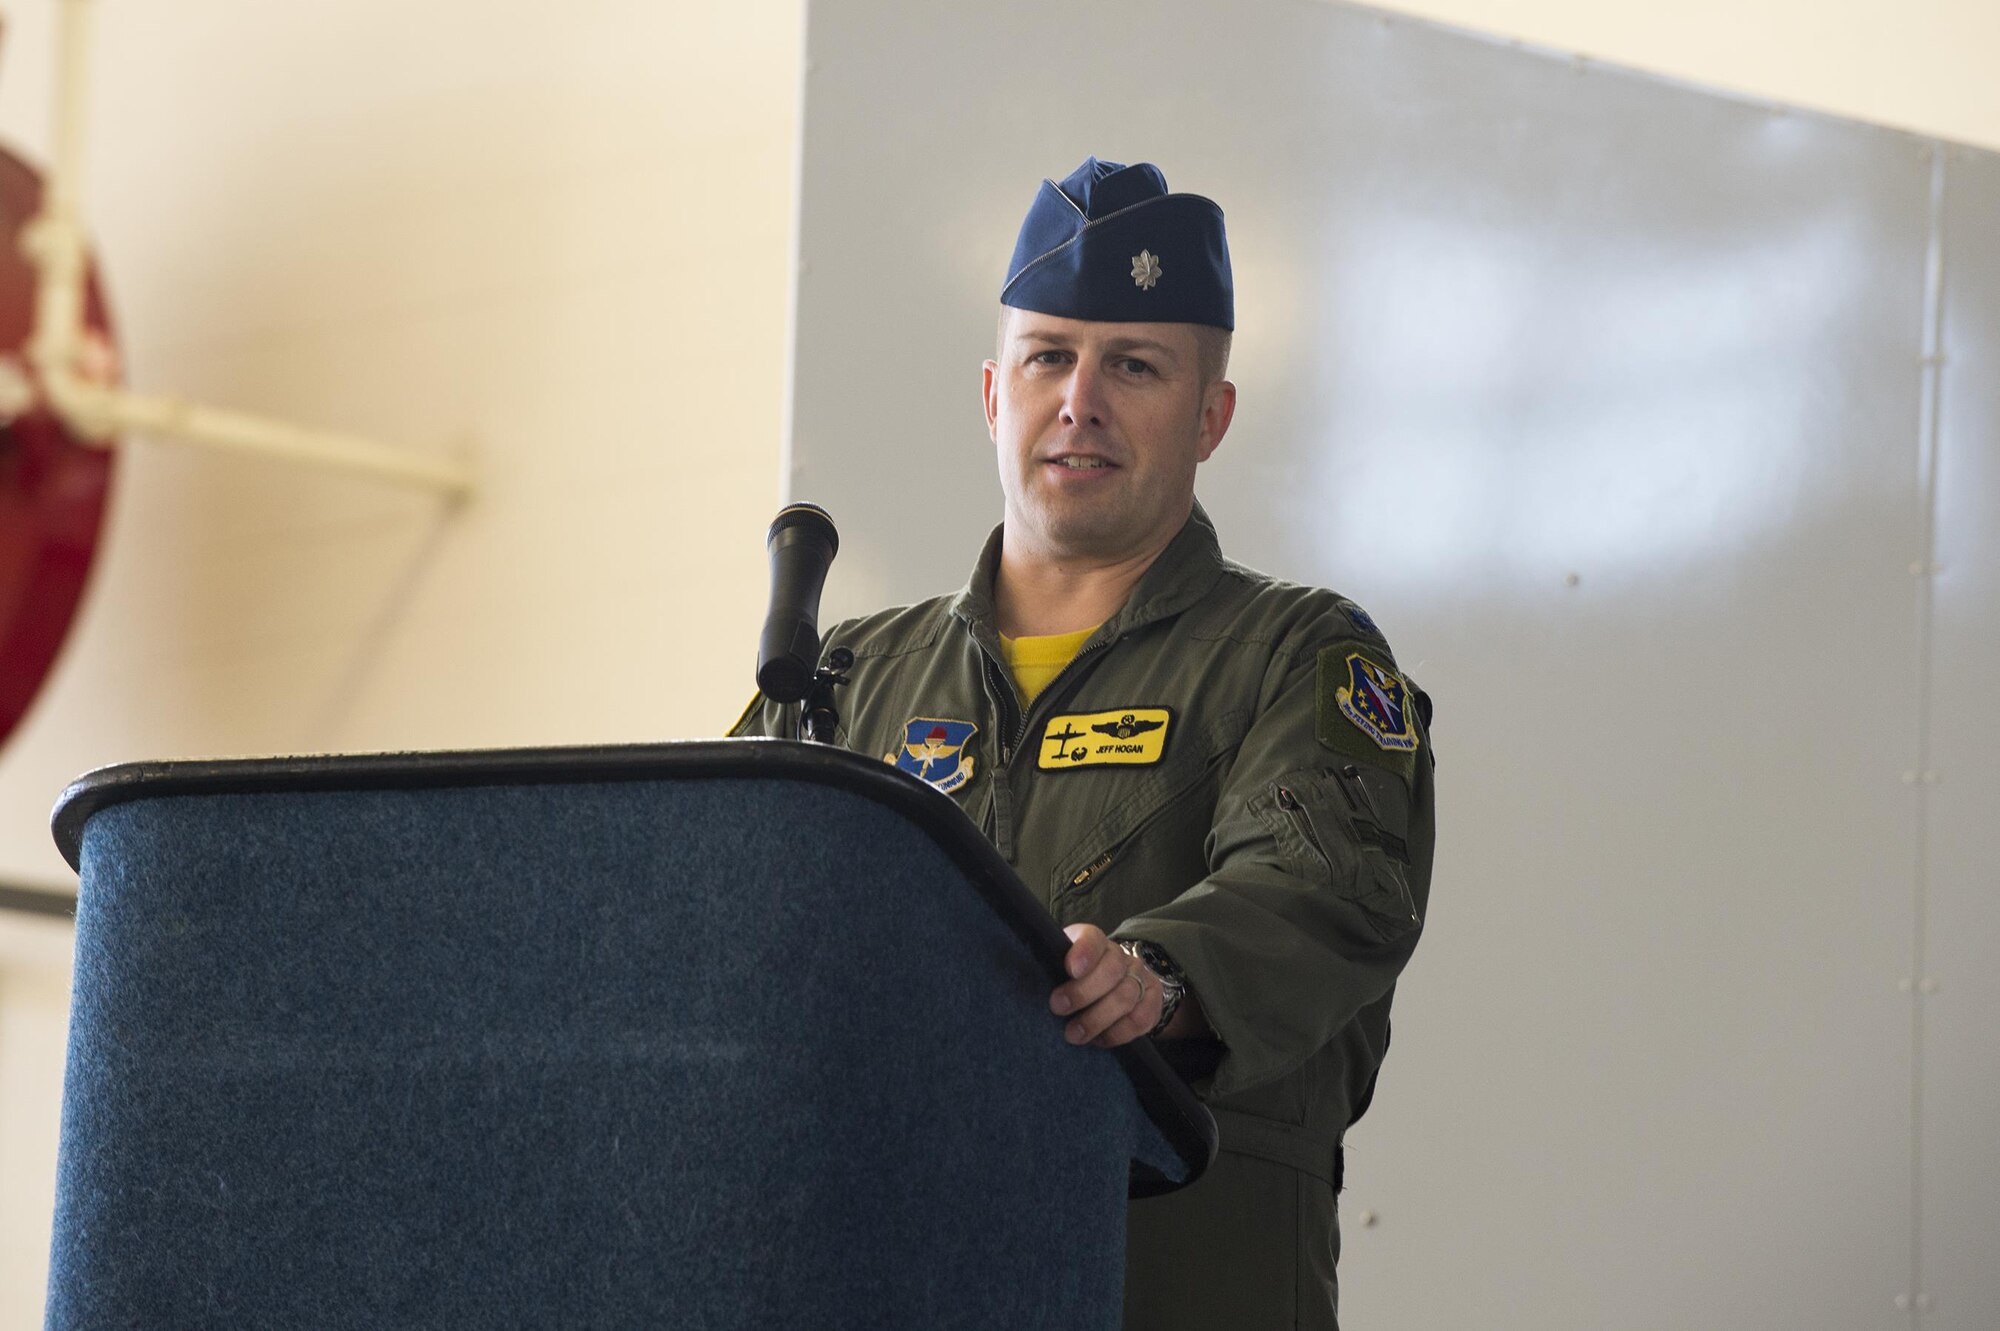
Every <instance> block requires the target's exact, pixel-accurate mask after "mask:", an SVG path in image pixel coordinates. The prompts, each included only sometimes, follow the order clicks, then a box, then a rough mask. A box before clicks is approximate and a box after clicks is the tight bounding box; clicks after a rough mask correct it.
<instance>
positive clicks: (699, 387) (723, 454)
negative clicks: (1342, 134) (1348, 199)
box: [0, 0, 2000, 1329]
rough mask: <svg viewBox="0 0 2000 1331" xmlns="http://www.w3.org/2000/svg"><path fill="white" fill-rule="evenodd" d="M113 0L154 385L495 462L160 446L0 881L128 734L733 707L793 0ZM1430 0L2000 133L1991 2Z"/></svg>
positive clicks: (60, 933) (342, 729) (20, 782)
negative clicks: (359, 476)
mask: <svg viewBox="0 0 2000 1331" xmlns="http://www.w3.org/2000/svg"><path fill="white" fill-rule="evenodd" d="M97 7H98V11H99V23H98V31H99V34H100V43H99V47H98V51H97V60H96V75H97V80H98V83H97V92H96V96H95V97H94V99H93V103H92V109H93V116H94V123H93V142H92V147H91V152H90V188H91V191H92V214H93V218H94V225H95V231H96V234H97V236H98V237H99V239H100V241H101V244H102V248H103V253H104V255H105V261H106V265H107V270H108V276H109V279H110V283H111V292H112V296H113V299H114V303H115V306H116V312H117V314H118V317H119V320H120V323H121V325H122V330H123V335H124V346H125V350H126V352H127V357H128V362H129V377H130V378H131V380H132V381H133V382H134V383H135V384H136V385H138V386H140V387H143V388H147V389H155V390H174V391H179V392H184V393H189V394H194V395H199V396H202V397H205V398H209V399H213V400H216V401H219V402H225V403H231V404H236V405H240V406H245V407H251V408H256V409H260V410H264V411H268V412H272V413H277V414H281V415H284V416H286V417H290V418H293V419H297V420H299V421H302V422H311V423H318V424H323V425H327V426H331V427H337V428H342V429H348V430H355V431H363V432H369V433H373V434H376V435H379V436H381V437H383V438H384V439H386V440H390V441H395V442H399V443H402V444H405V445H407V446H408V447H410V448H413V449H441V448H446V447H450V446H453V445H455V444H458V443H460V442H464V441H469V442H470V443H471V444H472V445H473V446H474V447H475V448H476V450H477V454H478V459H479V465H480V468H481V472H482V484H481V489H480V492H479V494H478V496H477V498H476V499H474V501H473V502H472V503H471V504H470V505H468V506H467V507H465V508H464V509H462V510H458V511H446V510H444V509H442V508H441V507H440V506H439V505H438V504H437V503H436V502H434V501H431V500H428V499H424V498H422V497H417V496H411V495H406V494H399V493H396V492H393V491H389V490H385V489H383V488H381V487H378V486H375V485H372V484H369V483H366V482H360V481H355V480H351V479H346V478H342V477H339V476H334V475H330V474H326V473H321V472H314V471H309V470H299V469H294V468H289V467H286V466H283V465H280V464H276V463H268V462H256V461H248V460H244V459H240V458H231V457H222V456H211V455H205V454H201V453H198V452H193V451H188V450H185V449H182V448H179V447H176V446H170V445H165V444H157V443H151V442H148V441H144V440H138V441H133V443H132V445H131V447H130V448H129V449H128V450H127V452H126V453H125V455H124V457H123V459H122V461H121V469H120V474H119V478H118V492H117V497H116V502H115V506H114V510H113V513H112V518H111V526H110V538H109V540H108V542H107V544H106V546H105V549H104V551H103V555H102V563H101V565H100V567H99V569H98V573H97V581H96V584H95V586H94V588H93V591H92V594H91V598H90V601H89V603H88V607H87V610H86V613H85V615H84V618H83V620H82V623H81V625H80V627H79V629H78V631H77V632H76V634H75V635H74V637H73V639H72V641H71V643H70V645H69V648H68V650H67V652H66V654H65V656H64V658H63V660H62V662H61V663H60V667H59V670H58V673H57V675H56V677H55V679H54V680H53V682H52V684H51V686H50V687H49V688H48V689H47V690H46V691H45V692H44V695H43V697H42V698H41V700H40V702H39V703H38V705H37V707H36V709H35V711H34V712H33V713H32V714H31V716H30V719H29V721H28V723H27V725H26V726H25V728H24V729H23V730H22V731H20V732H19V733H18V734H17V735H16V736H15V737H14V738H13V739H12V741H11V742H10V743H9V744H8V745H7V747H6V748H5V749H4V750H0V881H10V882H16V883H39V884H46V885H50V886H55V887H62V886H65V885H67V884H68V883H69V882H70V879H69V878H68V875H67V872H66V870H65V869H64V868H63V866H62V865H61V862H60V860H59V859H58V858H57V857H56V855H55V853H54V851H53V849H52V848H51V847H50V845H49V841H48V836H47V832H46V823H45V819H46V812H47V809H48V806H49V803H50V801H51V799H52V798H53V796H54V795H55V793H56V792H57V791H58V790H59V789H60V788H61V786H62V784H63V783H64V782H65V781H66V780H67V779H68V778H69V777H71V776H72V775H74V774H76V773H77V772H80V771H82V770H85V769H87V768H89V767H92V766H95V765H98V764H102V763H108V762H114V761H121V760H127V759H133V758H140V757H165V756H174V755H190V754H221V753H256V752H299V751H323V750H367V749H383V748H436V747H446V746H467V745H502V744H537V743H555V742H582V741H600V740H602V741H613V740H634V739H642V738H655V737H674V736H687V735H697V734H703V733H713V732H714V731H715V730H716V729H718V728H719V727H721V726H722V725H724V724H726V722H727V721H728V720H729V719H730V718H731V717H732V716H733V714H734V712H735V709H736V707H737V706H738V705H739V703H740V702H741V700H742V699H743V697H744V696H745V695H746V694H747V691H748V679H749V673H750V660H749V656H750V653H751V650H752V648H751V642H752V638H753V635H754V632H755V627H756V623H757V619H758V617H759V615H760V613H761V602H762V598H763V592H764V582H763V579H764V569H763V558H762V549H761V544H760V540H761V535H762V530H763V525H764V523H765V522H766V521H767V520H768V518H769V516H770V513H771V511H772V510H773V508H774V505H775V501H776V500H777V498H778V487H779V465H780V441H779V436H780V432H781V428H782V420H781V415H782V400H783V391H784V364H785V359H786V346H785V319H786V300H787V292H788V289H789V284H790V283H789V269H790V262H791V260H790V246H789V242H788V228H789V226H790V219H791V215H792V204H793V201H792V198H791V191H792V159H793V154H794V152H795V147H796V134H795V124H794V117H795V110H796V82H797V78H796V68H797V61H798V56H799V46H800V42H801V34H802V23H801V11H800V9H799V7H798V5H797V4H796V3H794V0H746V3H742V4H737V5H696V4H691V3H687V2H686V0H647V2H641V0H578V3H574V4H571V5H568V6H563V7H560V8H553V9H552V8H549V7H546V6H525V5H518V6H517V5H507V4H502V5H494V4H491V3H477V4H475V3H472V2H471V0H424V3H420V4H412V3H409V2H408V0H287V2H286V3H284V4H268V3H267V4H253V3H250V2H249V0H177V3H175V4H174V5H171V6H167V5H156V4H143V3H139V0H99V3H98V6H97ZM1398 8H1401V9H1404V10H1407V11H1409V12H1412V13H1416V12H1422V13H1425V14H1428V15H1431V16H1434V17H1437V18H1441V19H1445V20H1448V21H1454V22H1459V23H1464V24H1468V25H1472V26H1475V27H1479V28H1483V29H1487V30H1490V31H1496V32H1503V33H1507V34H1510V35H1514V36H1520V37H1524V38H1527V39H1529V40H1532V41H1534V42H1537V43H1542V44H1548V45H1554V46H1558V47H1563V48H1567V49H1579V50H1583V51H1587V52H1590V53H1591V54H1593V55H1598V56H1602V57H1606V58H1610V59H1613V60H1617V61H1620V62H1623V63H1628V64H1634V65H1640V66H1645V67H1650V68H1655V69H1659V70H1663V71H1666V72H1670V73H1674V74H1677V75H1681V76H1684V77H1690V78H1693V79H1696V80H1698V81H1701V82H1705V83H1709V84H1713V85H1716V86H1722V87H1729V88H1735V89H1741V90H1745V91H1749V92H1753V93H1756V94H1759V95H1763V96H1769V97H1775V98H1780V99H1788V100H1795V101H1798V102H1801V103H1804V104H1808V105H1812V106H1817V107H1821V108H1824V109H1829V110H1833V111H1836V112H1841V113H1846V114H1851V115H1857V116H1862V117H1864V118H1870V119H1876V120H1881V121H1886V122H1889V123H1892V124H1897V125H1902V126H1906V127H1911V128H1917V129H1921V130H1926V131H1930V132H1935V133H1939V134H1943V135H1946V136H1949V137H1956V138H1962V139H1965V140H1968V141H1972V142H1976V143H1981V144H1986V145H1989V146H1995V147H2000V93H1996V92H1995V88H1996V87H2000V81H1996V80H1994V79H1993V78H1991V76H1990V73H1989V71H1988V69H1987V68H1986V66H1985V61H1986V59H1987V58H1988V57H1990V55H1991V53H1992V52H1993V51H1994V50H1995V49H1996V48H2000V7H1996V6H1994V5H1992V4H1991V3H1990V0H1978V3H1971V2H1965V3H1958V4H1954V5H1945V4H1932V5H1929V6H1917V7H1910V6H1896V7H1892V6H1891V4H1890V3H1888V0H1867V2H1866V3H1863V2H1862V0H1844V2H1843V3H1840V4H1838V5H1825V4H1818V5H1808V4H1806V3H1803V0H1730V2H1729V3H1727V4H1724V3H1722V2H1721V0H1706V2H1696V3H1689V2H1688V0H1680V2H1678V3H1674V4H1667V3H1664V0H1650V2H1649V3H1645V4H1604V3H1602V0H1589V2H1587V0H1573V2H1558V0H1519V2H1517V3H1505V2H1504V0H1433V2H1432V3H1426V4H1422V5H1417V4H1407V5H1401V6H1398ZM4 11H5V14H6V17H7V19H8V32H7V44H6V50H5V53H4V63H0V139H4V141H5V142H6V143H7V144H8V145H9V146H10V147H12V148H14V149H15V150H16V151H20V152H23V153H25V154H26V155H28V156H29V157H30V158H32V159H36V160H42V159H45V156H46V152H45V147H46V142H47V131H48V116H47V102H48V97H49V92H50V79H51V64H52V59H51V44H52V37H53V33H52V12H53V6H52V3H51V0H33V2H29V0H23V2H22V3H13V4H7V5H5V6H4ZM1000 257H1004V256H1000ZM995 261H996V262H997V258H996V260H995ZM65 934H66V931H65V930H64V929H63V928H62V927H61V926H60V925H54V926H51V925H46V924H42V923H40V922H35V921H28V920H0V1329H6V1328H16V1327H19V1328H27V1327H33V1326H39V1325H40V1306H41V1283H42V1276H41V1272H42V1269H43V1263H44V1261H45V1255H46V1237H47V1216H48V1209H49V1199H50V1189H51V1187H52V1180H53V1176H54V1174H53V1157H54V1145H55V1143H54V1137H53V1124H54V1121H55V1105H56V1103H57V1096H58V1083H59V1077H60V1051H61V1027H62V1024H63V1021H64V1015H63V1011H64V997H63V996H64V990H65V987H66V973H65V970H66V968H65V965H64V955H65V952H66V938H65Z"/></svg>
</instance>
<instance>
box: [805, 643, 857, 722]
mask: <svg viewBox="0 0 2000 1331" xmlns="http://www.w3.org/2000/svg"><path fill="white" fill-rule="evenodd" d="M853 665H854V653H853V652H850V651H848V650H847V649H846V648H845V647H836V648H834V649H833V650H832V651H830V652H828V653H827V655H826V664H825V665H823V666H821V667H820V668H819V669H817V670H815V671H813V677H812V687H811V688H810V689H808V690H806V696H805V700H804V701H803V702H802V703H801V704H800V715H799V729H800V730H801V731H803V732H804V734H805V737H806V738H807V739H809V740H812V741H813V742H814V743H816V744H831V743H833V742H834V741H833V736H834V732H835V731H837V730H838V729H840V713H839V712H838V711H836V710H834V706H833V690H834V688H835V686H837V685H841V684H845V683H846V682H847V672H848V670H849V669H850V668H851V667H852V666H853Z"/></svg>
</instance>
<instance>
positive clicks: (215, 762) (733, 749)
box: [50, 738, 1217, 1196]
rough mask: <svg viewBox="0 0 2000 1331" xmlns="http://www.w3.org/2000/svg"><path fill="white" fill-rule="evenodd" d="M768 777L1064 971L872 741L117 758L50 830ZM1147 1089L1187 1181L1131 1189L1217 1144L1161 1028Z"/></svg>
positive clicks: (991, 854) (1018, 900) (1058, 935)
mask: <svg viewBox="0 0 2000 1331" xmlns="http://www.w3.org/2000/svg"><path fill="white" fill-rule="evenodd" d="M758 778H762V779H771V780H791V781H810V782H819V783H823V784H827V785H834V786H839V787H840V788H842V789H844V790H847V791H849V792H852V793H855V794H859V795H863V796H865V797H867V798H870V799H873V800H875V801H876V802H878V803H880V804H883V805H885V806H887V807H888V808H890V809H892V810H894V811H896V812H898V813H901V814H903V815H904V816H906V817H908V818H910V819H911V820H912V821H914V822H916V823H917V824H918V825H919V826H921V827H922V828H923V829H924V830H925V831H926V832H928V833H929V834H930V835H931V836H932V837H933V838H935V839H936V840H937V842H938V843H939V845H940V846H941V848H942V849H943V850H944V851H945V852H946V854H947V855H948V856H950V857H951V859H952V860H953V861H955V862H956V863H957V864H958V866H959V867H960V868H961V869H962V870H964V871H965V872H966V873H967V875H968V876H969V877H970V879H971V880H972V882H973V883H974V885H975V886H976V887H977V888H978V889H979V891H980V892H981V893H982V895H984V896H985V898H986V900H987V902H988V904H989V905H990V906H991V907H992V908H993V909H994V910H995V911H996V912H998V913H999V914H1000V915H1001V917H1002V918H1003V919H1005V920H1006V921H1007V923H1008V924H1009V926H1010V927H1011V928H1013V929H1014V930H1015V931H1016V932H1017V933H1018V934H1019V935H1020V936H1021V937H1022V938H1023V940H1024V941H1026V942H1027V943H1028V945H1029V946H1030V947H1031V948H1032V949H1033V951H1034V953H1035V955H1036V957H1037V959H1038V960H1039V961H1040V963H1041V965H1042V966H1043V968H1044V969H1045V970H1046V971H1047V972H1048V973H1049V976H1050V980H1051V983H1060V982H1061V981H1062V980H1063V979H1065V978H1066V974H1065V971H1064V969H1063V960H1064V957H1065V955H1066V953H1067V952H1068V949H1069V939H1068V937H1067V935H1065V934H1064V933H1063V931H1062V929H1061V927H1060V926H1058V925H1057V924H1056V922H1055V920H1054V918H1053V917H1051V916H1050V915H1049V913H1048V912H1047V911H1046V910H1045V909H1044V908H1043V907H1042V905H1041V904H1040V903H1039V902H1038V901H1036V900H1035V898H1034V897H1033V895H1032V894H1030V893H1029V891H1028V890H1027V888H1026V887H1025V886H1024V885H1023V884H1022V883H1021V880H1020V879H1019V878H1018V877H1017V876H1016V875H1015V873H1014V871H1013V866H1011V865H1009V864H1008V863H1007V862H1006V861H1005V860H1004V859H1003V858H1001V855H1000V852H999V851H998V850H996V849H994V847H993V845H992V844H991V843H990V842H988V841H987V840H986V838H985V837H984V836H983V835H981V834H980V832H979V829H978V828H976V827H975V826H973V824H972V822H971V820H969V819H968V818H966V817H965V814H964V811H963V810H961V809H960V808H959V807H958V802H957V801H956V800H954V799H952V797H951V796H949V795H946V794H944V793H942V792H941V791H938V790H936V789H933V788H932V787H931V786H929V785H927V784H925V783H924V782H923V781H920V780H918V779H917V778H916V777H914V776H911V775H910V774H909V773H907V772H903V771H899V770H898V769H897V768H895V767H894V766H892V765H890V764H888V763H885V762H883V761H881V760H880V759H877V758H870V757H868V756H866V755H865V754H860V753H854V752H852V751H850V750H847V749H840V748H835V747H833V746H831V745H825V744H808V743H804V742H802V741H798V740H783V739H764V738H744V739H705V740H675V741H668V742H662V743H652V744H600V745H576V746H569V747H556V748H516V749H462V750H440V751H431V752H408V753H360V754H322V755H311V756H295V757H271V758H208V759H185V760H177V761H171V762H135V763H119V764H116V765H114V766H110V767H101V768H98V769H97V770H96V771H93V772H88V773H86V774H85V775H83V776H81V777H78V778H77V779H76V780H75V781H72V782H71V783H70V784H69V786H68V787H67V788H66V789H65V790H64V791H63V793H62V795H61V797H60V798H58V799H57V801H56V806H55V810H54V812H53V814H52V815H51V817H50V830H51V831H52V832H53V833H54V835H55V841H56V845H57V847H58V848H59V849H60V850H61V851H62V854H63V858H64V859H65V860H67V861H68V862H69V865H70V867H71V868H72V869H78V870H81V867H82V863H81V862H82V852H83V834H84V826H85V824H87V823H88V822H89V821H90V819H91V817H92V816H93V815H95V814H97V813H99V812H101V811H102V810H104V809H107V808H110V807H112V806H113V805H118V804H125V803H130V802H132V801H134V800H142V799H161V798H167V797H172V796H180V795H234V794H252V793H263V794H274V793H297V792H334V791H363V790H431V789H450V788H454V787H456V788H467V787H477V786H496V785H579V784H603V783H607V782H619V781H661V780H732V779H733V780H743V779H758ZM1112 1052H1113V1053H1114V1054H1115V1055H1116V1057H1117V1059H1118V1061H1119V1063H1120V1064H1121V1065H1122V1066H1123V1068H1124V1071H1125V1074H1126V1076H1127V1077H1129V1078H1130V1079H1131V1081H1132V1084H1133V1088H1134V1090H1135V1091H1136V1092H1137V1093H1138V1095H1139V1098H1140V1101H1141V1103H1142V1104H1143V1105H1144V1107H1145V1110H1146V1112H1147V1114H1148V1116H1149V1117H1151V1118H1152V1120H1153V1122H1154V1123H1155V1125H1156V1126H1158V1127H1159V1128H1160V1130H1161V1131H1162V1132H1164V1133H1165V1134H1166V1137H1167V1139H1168V1141H1169V1142H1170V1143H1171V1144H1172V1146H1173V1148H1174V1149H1175V1151H1176V1152H1177V1153H1178V1154H1179V1155H1180V1157H1181V1159H1182V1161H1183V1162H1184V1164H1185V1165H1186V1167H1187V1170H1188V1174H1187V1176H1186V1177H1185V1178H1184V1179H1182V1180H1181V1181H1179V1182H1178V1183H1173V1182H1167V1181H1164V1180H1147V1179H1141V1178H1138V1177H1135V1178H1134V1180H1133V1186H1132V1193H1133V1195H1134V1196H1149V1195H1153V1194H1155V1193H1158V1192H1167V1191H1173V1190H1175V1189H1176V1188H1178V1187H1185V1186H1186V1185H1187V1184H1188V1183H1192V1182H1193V1181H1194V1180H1195V1179H1197V1178H1199V1177H1200V1176H1201V1175H1202V1173H1203V1172H1205V1171H1206V1169H1207V1168H1208V1165H1209V1164H1210V1162H1212V1161H1213V1160H1214V1158H1215V1154H1216V1150H1217V1132H1216V1125H1215V1119H1214V1118H1213V1117H1212V1116H1211V1115H1210V1114H1209V1112H1208V1110H1207V1107H1206V1106H1204V1105H1203V1104H1202V1103H1201V1101H1200V1100H1199V1099H1198V1098H1196V1096H1195V1095H1194V1093H1193V1091H1191V1090H1190V1089H1189V1088H1188V1086H1187V1084H1186V1083H1185V1082H1183V1081H1182V1080H1181V1079H1180V1077H1179V1076H1177V1075H1176V1074H1175V1073H1174V1072H1173V1070H1172V1069H1171V1068H1170V1067H1169V1066H1168V1064H1167V1062H1166V1060H1165V1058H1164V1057H1163V1056H1162V1055H1161V1053H1160V1051H1159V1049H1158V1048H1156V1047H1155V1046H1154V1044H1153V1042H1152V1041H1151V1040H1135V1041H1133V1042H1131V1043H1130V1044H1126V1045H1121V1046H1119V1047H1118V1048H1117V1049H1115V1050H1113V1051H1112Z"/></svg>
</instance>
